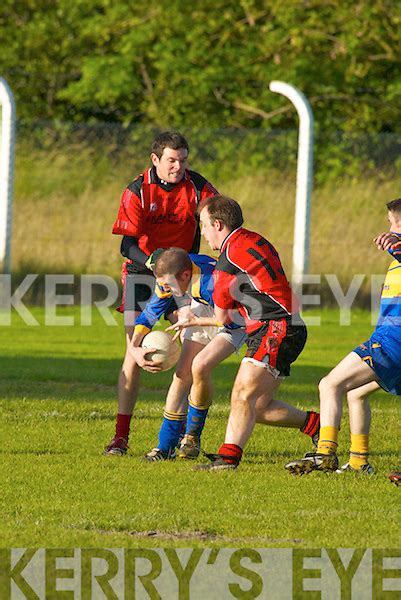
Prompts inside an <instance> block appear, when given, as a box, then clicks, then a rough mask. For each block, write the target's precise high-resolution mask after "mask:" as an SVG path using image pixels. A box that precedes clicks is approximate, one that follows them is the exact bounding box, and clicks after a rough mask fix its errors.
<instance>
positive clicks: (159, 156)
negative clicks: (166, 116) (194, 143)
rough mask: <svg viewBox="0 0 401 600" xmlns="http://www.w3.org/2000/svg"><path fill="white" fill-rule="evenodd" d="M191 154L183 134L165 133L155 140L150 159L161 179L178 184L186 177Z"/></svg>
mask: <svg viewBox="0 0 401 600" xmlns="http://www.w3.org/2000/svg"><path fill="white" fill-rule="evenodd" d="M188 153H189V146H188V142H187V140H186V139H185V137H184V136H183V135H181V133H178V132H176V131H163V133H159V135H157V136H156V137H155V139H154V140H153V144H152V151H151V154H150V158H151V160H152V163H153V165H154V166H155V168H156V173H157V175H158V177H160V179H162V180H163V181H165V182H167V183H178V182H179V181H181V179H182V178H183V177H184V172H185V168H186V166H187V160H188Z"/></svg>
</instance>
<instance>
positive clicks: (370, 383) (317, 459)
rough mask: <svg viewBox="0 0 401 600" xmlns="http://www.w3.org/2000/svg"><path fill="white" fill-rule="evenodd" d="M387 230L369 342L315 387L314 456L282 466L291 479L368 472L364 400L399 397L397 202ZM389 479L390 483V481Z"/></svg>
mask: <svg viewBox="0 0 401 600" xmlns="http://www.w3.org/2000/svg"><path fill="white" fill-rule="evenodd" d="M387 210H388V222H389V224H390V231H387V232H385V233H382V234H380V235H378V236H377V237H376V238H375V239H374V242H375V243H376V245H377V247H378V248H379V249H380V250H384V251H388V252H389V254H390V255H391V256H392V258H393V261H392V262H391V264H390V266H389V268H388V271H387V275H386V279H385V281H384V285H383V292H382V296H381V303H380V313H379V318H378V321H377V326H376V329H375V331H374V332H373V334H372V335H371V337H370V338H369V339H368V340H367V341H366V342H364V343H363V344H360V346H358V347H357V348H355V349H354V350H353V351H352V352H351V353H350V354H348V356H346V357H345V358H344V359H343V360H342V361H341V362H340V363H339V364H338V365H337V366H336V367H334V369H333V370H332V371H331V372H330V373H329V374H328V375H327V376H326V377H324V378H323V379H322V381H321V382H320V384H319V392H320V411H321V417H320V418H321V429H320V438H319V444H318V448H317V452H316V453H314V454H307V455H306V456H305V457H304V458H302V459H300V460H294V461H292V462H290V463H288V464H287V465H286V469H288V470H289V471H290V472H292V473H293V474H296V475H303V474H305V473H309V472H310V471H314V470H317V471H336V472H337V473H342V472H345V471H354V472H360V473H367V474H371V473H373V467H372V466H371V465H370V464H369V430H370V407H369V402H368V399H367V398H368V396H369V395H370V394H372V393H373V392H375V391H376V390H378V389H380V388H382V389H384V390H385V391H386V392H389V393H391V394H396V395H397V396H401V198H400V199H397V200H393V201H391V202H389V203H388V204H387ZM345 394H346V395H347V401H348V407H349V416H350V429H351V448H350V458H349V462H348V463H347V464H345V465H344V466H343V467H340V468H338V459H337V454H336V451H337V445H338V443H337V442H338V432H339V428H340V421H341V415H342V400H343V397H344V395H345ZM391 475H394V474H390V479H391Z"/></svg>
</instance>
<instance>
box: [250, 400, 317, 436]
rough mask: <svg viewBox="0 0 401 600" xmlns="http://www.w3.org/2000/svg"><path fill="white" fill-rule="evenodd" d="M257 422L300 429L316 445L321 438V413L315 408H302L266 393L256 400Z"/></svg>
mask: <svg viewBox="0 0 401 600" xmlns="http://www.w3.org/2000/svg"><path fill="white" fill-rule="evenodd" d="M255 408H256V423H259V424H262V425H270V426H273V427H290V428H294V429H299V430H300V431H301V432H302V433H304V434H305V435H307V436H309V437H310V438H311V439H312V441H313V443H314V444H315V445H316V444H317V441H318V439H319V429H320V415H319V413H317V412H315V411H313V410H307V411H304V410H300V409H299V408H296V407H295V406H292V405H291V404H287V403H286V402H283V401H282V400H275V399H274V398H270V397H269V396H268V395H267V394H266V393H265V394H263V395H262V396H261V397H260V398H258V399H257V401H256V406H255Z"/></svg>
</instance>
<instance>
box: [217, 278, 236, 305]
mask: <svg viewBox="0 0 401 600" xmlns="http://www.w3.org/2000/svg"><path fill="white" fill-rule="evenodd" d="M213 281H214V290H213V303H214V305H215V306H218V307H219V308H224V309H226V310H229V309H231V308H235V306H236V301H235V299H234V298H233V294H232V293H231V286H232V285H234V284H235V276H234V275H230V274H229V273H225V272H224V271H214V273H213Z"/></svg>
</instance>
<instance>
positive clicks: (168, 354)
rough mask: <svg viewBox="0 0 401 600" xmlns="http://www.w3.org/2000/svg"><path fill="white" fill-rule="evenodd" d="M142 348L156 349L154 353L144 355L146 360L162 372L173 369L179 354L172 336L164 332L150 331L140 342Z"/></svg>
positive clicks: (177, 344)
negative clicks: (160, 368) (151, 361)
mask: <svg viewBox="0 0 401 600" xmlns="http://www.w3.org/2000/svg"><path fill="white" fill-rule="evenodd" d="M142 348H157V350H156V351H155V352H149V353H148V354H146V358H147V359H148V360H153V362H154V363H155V364H157V365H159V366H160V367H162V371H168V369H171V368H172V367H174V366H175V365H176V364H177V361H178V358H179V356H180V352H181V349H180V345H179V343H178V341H177V340H174V341H173V338H172V336H171V335H169V334H168V333H166V332H165V331H151V332H150V333H148V334H147V335H145V337H144V338H143V340H142Z"/></svg>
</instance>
